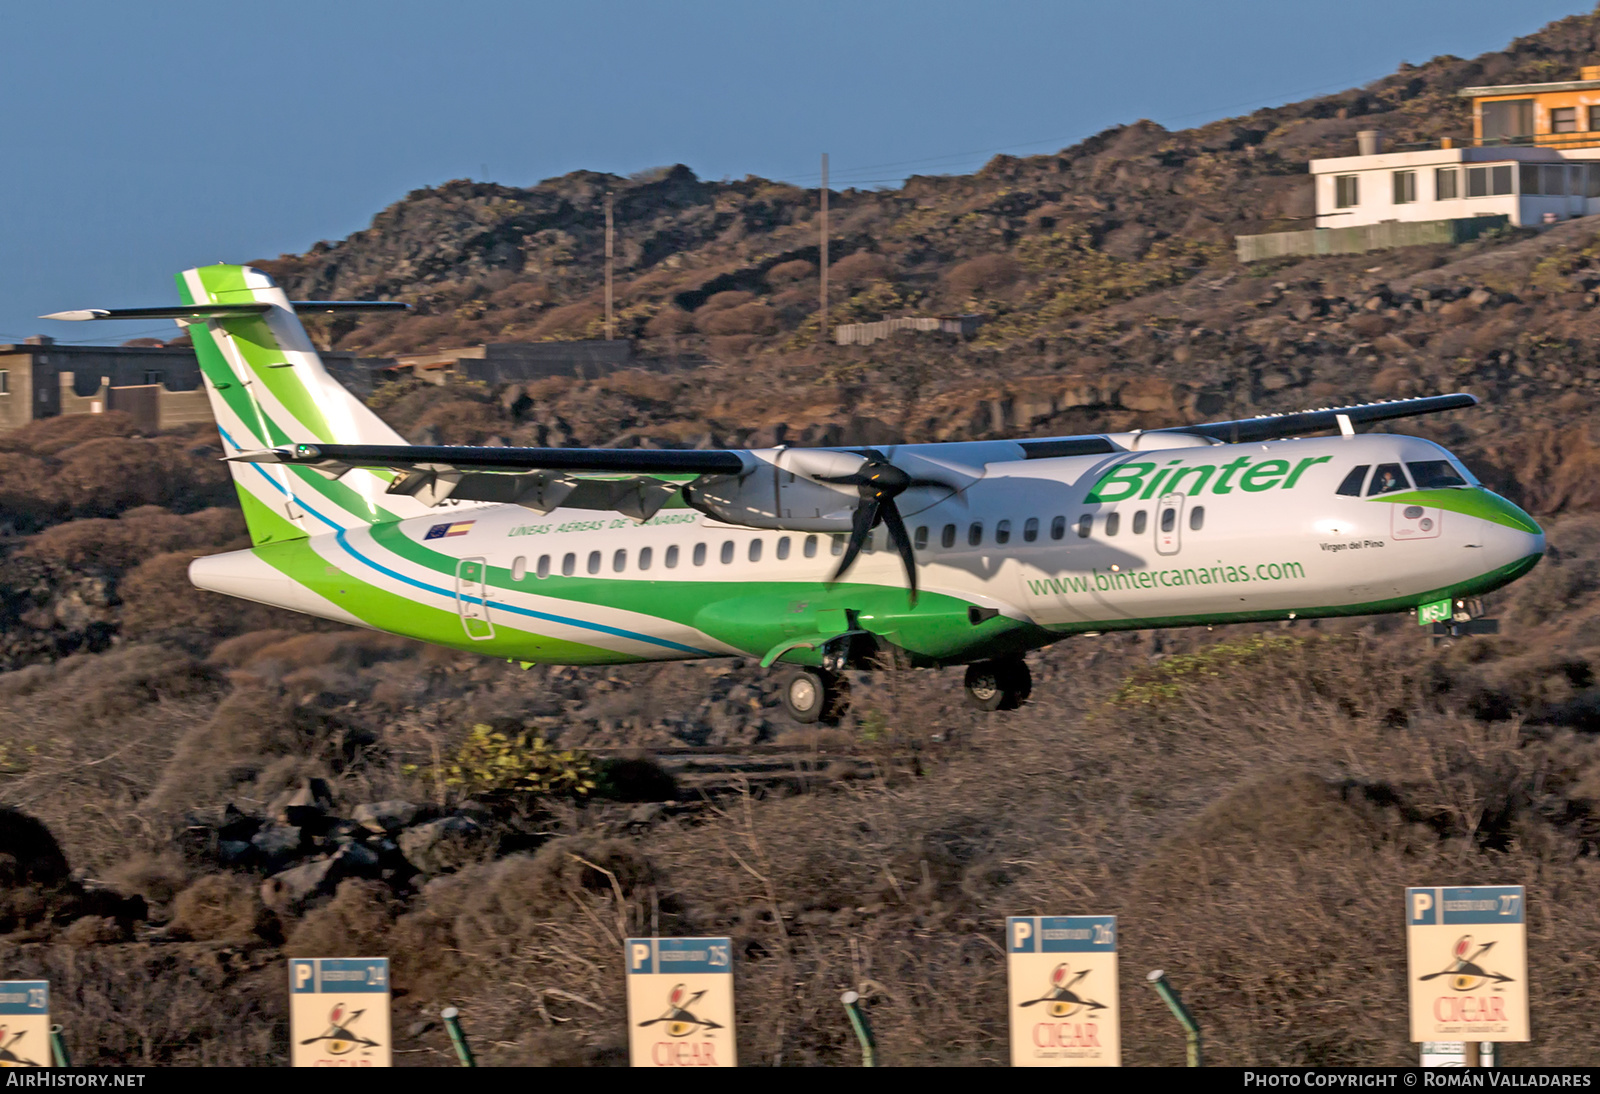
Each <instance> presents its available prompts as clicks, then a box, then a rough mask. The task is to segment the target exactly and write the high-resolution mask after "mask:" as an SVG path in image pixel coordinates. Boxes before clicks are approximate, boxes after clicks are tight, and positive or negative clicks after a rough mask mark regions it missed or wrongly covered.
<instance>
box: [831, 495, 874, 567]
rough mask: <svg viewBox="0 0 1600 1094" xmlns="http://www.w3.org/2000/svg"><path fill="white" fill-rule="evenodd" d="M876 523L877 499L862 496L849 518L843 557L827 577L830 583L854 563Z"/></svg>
mask: <svg viewBox="0 0 1600 1094" xmlns="http://www.w3.org/2000/svg"><path fill="white" fill-rule="evenodd" d="M877 524H878V499H877V498H862V499H861V504H860V505H858V506H856V511H855V513H854V514H853V515H852V516H851V518H850V542H849V543H847V544H845V548H844V557H843V558H841V559H840V560H839V568H838V569H837V570H835V571H833V577H831V578H829V579H828V584H829V585H832V584H834V583H835V582H837V581H838V580H839V579H840V578H842V577H844V575H845V571H847V570H849V569H850V567H852V566H854V565H855V562H856V556H858V555H859V554H861V548H863V547H865V546H866V544H867V537H868V536H870V535H871V534H872V529H873V528H875V527H877Z"/></svg>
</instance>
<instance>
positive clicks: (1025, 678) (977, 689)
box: [967, 657, 1033, 710]
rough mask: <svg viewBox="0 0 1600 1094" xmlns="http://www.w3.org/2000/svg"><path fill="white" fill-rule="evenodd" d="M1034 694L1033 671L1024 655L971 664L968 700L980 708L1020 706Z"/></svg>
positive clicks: (968, 667)
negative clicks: (1029, 668) (1030, 670)
mask: <svg viewBox="0 0 1600 1094" xmlns="http://www.w3.org/2000/svg"><path fill="white" fill-rule="evenodd" d="M1031 694H1033V674H1032V673H1030V672H1029V671H1028V663H1027V662H1026V661H1024V660H1023V659H1022V658H1020V657H1016V658H1008V659H1006V660H1003V661H978V662H976V663H975V664H971V665H968V666H967V702H968V703H969V704H971V705H972V706H974V707H977V708H978V709H979V710H1016V709H1017V708H1018V707H1020V706H1021V705H1022V704H1023V703H1025V702H1027V701H1028V696H1029V695H1031Z"/></svg>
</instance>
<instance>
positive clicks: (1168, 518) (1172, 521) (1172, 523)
mask: <svg viewBox="0 0 1600 1094" xmlns="http://www.w3.org/2000/svg"><path fill="white" fill-rule="evenodd" d="M1177 526H1178V510H1177V507H1175V506H1168V507H1167V508H1165V509H1162V510H1161V530H1162V531H1163V532H1170V531H1172V530H1173V529H1174V528H1176V527H1177Z"/></svg>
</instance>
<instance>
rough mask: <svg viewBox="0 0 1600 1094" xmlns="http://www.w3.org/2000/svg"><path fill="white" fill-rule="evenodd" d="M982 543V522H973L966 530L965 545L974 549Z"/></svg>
mask: <svg viewBox="0 0 1600 1094" xmlns="http://www.w3.org/2000/svg"><path fill="white" fill-rule="evenodd" d="M982 542H983V521H981V520H975V521H973V522H972V524H971V526H970V527H968V528H967V545H968V546H969V547H976V546H978V545H979V544H981V543H982Z"/></svg>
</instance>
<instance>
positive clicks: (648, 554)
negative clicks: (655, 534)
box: [639, 547, 655, 570]
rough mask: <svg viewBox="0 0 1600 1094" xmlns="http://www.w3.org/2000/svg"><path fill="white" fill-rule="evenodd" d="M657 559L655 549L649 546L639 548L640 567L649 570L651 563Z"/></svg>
mask: <svg viewBox="0 0 1600 1094" xmlns="http://www.w3.org/2000/svg"><path fill="white" fill-rule="evenodd" d="M654 560H655V551H653V550H652V549H651V548H649V547H641V548H639V569H641V570H648V569H649V568H650V563H651V562H652V561H654Z"/></svg>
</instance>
